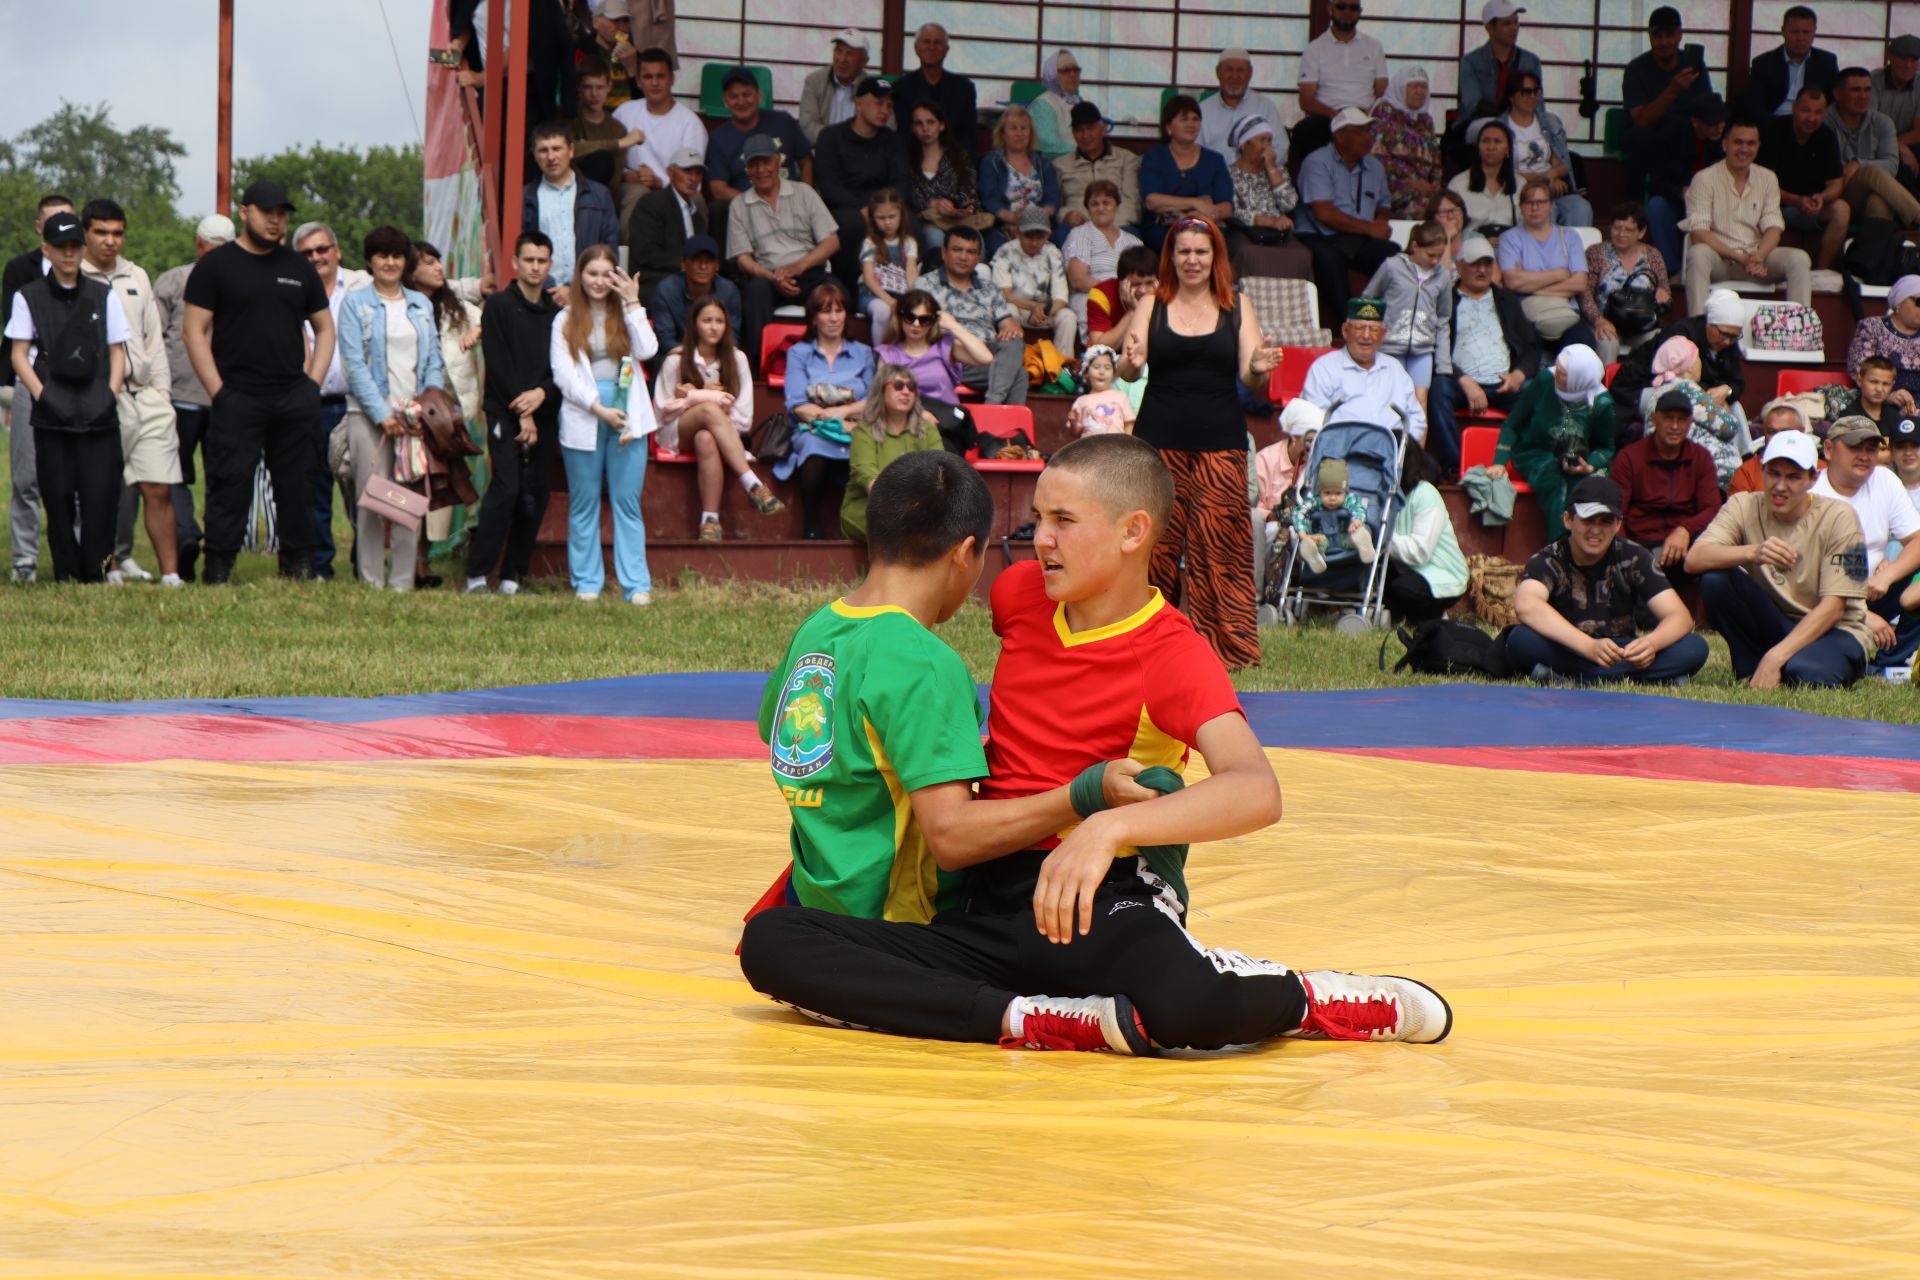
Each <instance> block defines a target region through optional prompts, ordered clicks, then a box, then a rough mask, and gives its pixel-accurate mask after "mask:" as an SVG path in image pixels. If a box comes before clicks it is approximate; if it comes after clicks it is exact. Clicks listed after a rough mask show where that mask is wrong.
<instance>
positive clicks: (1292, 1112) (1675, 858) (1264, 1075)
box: [0, 750, 1920, 1280]
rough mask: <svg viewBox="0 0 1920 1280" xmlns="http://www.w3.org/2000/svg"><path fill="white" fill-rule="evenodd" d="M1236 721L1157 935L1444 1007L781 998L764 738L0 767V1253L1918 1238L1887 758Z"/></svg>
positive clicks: (1139, 1251)
mask: <svg viewBox="0 0 1920 1280" xmlns="http://www.w3.org/2000/svg"><path fill="white" fill-rule="evenodd" d="M1270 754H1271V755H1272V757H1273V760H1274V765H1275V768H1276V769H1277V770H1278V771H1279V774H1280V777H1281V778H1282V780H1283V782H1284V784H1285V787H1286V796H1287V816H1286V820H1285V821H1284V822H1283V823H1282V824H1281V825H1280V826H1278V827H1276V828H1273V829H1272V830H1270V831H1268V832H1266V833H1263V834H1261V835H1260V836H1258V837H1254V838H1248V839H1243V840H1237V841H1232V842H1229V843H1225V844H1219V845H1207V846H1197V847H1196V848H1195V851H1194V858H1193V863H1192V870H1191V872H1190V878H1191V880H1192V884H1193V891H1194V896H1195V899H1196V907H1195V911H1194V915H1193V920H1192V925H1193V928H1194V931H1195V932H1196V933H1197V934H1199V935H1200V936H1201V937H1202V938H1203V939H1205V940H1207V941H1209V942H1212V943H1218V944H1225V945H1230V946H1233V947H1236V948H1239V949H1243V950H1246V951H1248V952H1251V953H1253V954H1257V955H1264V956H1270V957H1272V958H1274V959H1278V960H1281V961H1284V962H1286V963H1289V964H1292V965H1296V966H1299V967H1303V968H1317V967H1336V968H1352V969H1359V970H1370V971H1376V972H1390V973H1406V974H1411V975H1415V976H1418V977H1420V978H1422V979H1424V980H1426V981H1428V982H1430V983H1432V984H1433V985H1434V986H1435V987H1437V988H1438V989H1440V990H1441V991H1442V992H1444V993H1445V994H1446V995H1447V996H1448V998H1449V999H1450V1000H1451V1001H1452V1002H1453V1005H1454V1008H1455V1010H1456V1018H1457V1022H1456V1026H1455V1029H1454V1033H1453V1037H1452V1039H1451V1040H1449V1041H1448V1042H1446V1043H1445V1044H1442V1045H1438V1046H1401V1045H1352V1044H1309V1043H1297V1042H1281V1043H1270V1044H1266V1045H1262V1046H1259V1047H1257V1048H1252V1049H1249V1050H1245V1051H1240V1052H1231V1053H1226V1054H1219V1055H1198V1054H1193V1055H1185V1056H1181V1057H1175V1058H1170V1059H1167V1060H1160V1061H1138V1060H1130V1059H1118V1058H1113V1057H1108V1056H1105V1055H1085V1054H1039V1053H1011V1052H1005V1051H1002V1050H999V1049H995V1048H992V1047H987V1046H971V1045H955V1044H934V1043H922V1042H918V1041H912V1040H904V1039H895V1038H890V1037H884V1036H879V1035H873V1034H867V1033H859V1032H849V1031H839V1030H834V1029H831V1028H828V1027H825V1026H820V1025H816V1024H814V1023H811V1022H809V1021H806V1020H805V1019H802V1018H800V1017H798V1016H797V1015H794V1014H791V1013H789V1012H787V1011H786V1010H784V1009H781V1008H778V1007H775V1006H772V1005H770V1004H768V1003H766V1002H764V1001H762V1000H761V999H760V998H759V997H758V996H756V995H755V993H754V992H753V991H751V990H750V989H749V988H748V987H747V986H746V984H745V983H744V982H743V981H742V980H741V978H740V976H739V972H738V969H737V968H736V966H735V963H734V958H733V947H734V944H735V942H736V941H737V939H738V936H739V921H740V916H741V913H742V911H743V910H744V909H745V908H746V906H747V905H748V904H749V903H751V902H752V901H753V900H754V898H755V897H757V896H758V895H759V893H760V892H761V891H762V890H763V889H764V888H765V887H766V885H767V883H768V882H769V881H770V880H771V879H772V878H773V876H774V874H775V872H776V871H777V870H778V868H779V867H780V866H781V865H782V864H783V862H784V860H785V857H786V853H785V849H786V837H785V826H784V823H785V817H784V810H783V808H782V806H781V805H780V803H779V800H778V797H777V796H776V795H775V793H774V792H773V790H772V787H771V786H770V784H769V783H768V781H767V775H766V772H765V769H764V766H763V765H758V764H756V763H754V762H751V761H745V760H739V759H728V760H719V761H699V760H680V761H647V762H625V763H622V762H610V761H592V760H555V759H504V760H493V761H477V760H459V761H419V762H412V763H408V762H385V763H366V762H352V763H331V764H312V763H260V764H245V763H231V762H229V763H218V762H173V763H166V762H159V763H146V764H103V765H11V766H6V767H0V830H3V831H4V833H5V835H4V839H3V840H0V845H3V846H4V847H3V849H0V964H3V965H4V972H5V979H4V984H0V1029H3V1030H4V1036H3V1037H0V1276H7V1277H21V1276H32V1277H41V1278H44V1280H52V1278H54V1277H60V1278H62V1280H77V1278H79V1277H148V1276H169V1277H182V1276H209V1277H215V1276H217V1277H222V1278H223V1280H241V1278H245V1280H267V1278H269V1277H272V1278H275V1280H282V1278H287V1280H290V1278H293V1277H299V1278H301V1280H306V1278H309V1277H314V1278H317V1277H375V1276H378V1277H405V1278H407V1280H430V1278H438V1277H460V1278H462V1280H465V1278H479V1277H501V1278H508V1277H511V1278H512V1280H535V1278H541V1277H553V1278H555V1280H561V1278H564V1280H582V1278H585V1277H611V1276H621V1277H625V1276H646V1277H655V1276H658V1277H700V1278H703V1280H705V1278H718V1277H780V1278H786V1277H796V1278H799V1277H843V1276H876V1277H923V1276H926V1277H935V1276H955V1277H978V1276H1020V1275H1046V1276H1061V1277H1070V1276H1088V1277H1094V1276H1098V1277H1114V1276H1141V1277H1146V1276H1156V1277H1158V1276H1170V1275H1171V1276H1196V1277H1212V1276H1235V1275H1246V1276H1282V1275H1296V1274H1312V1273H1314V1272H1324V1271H1340V1272H1344V1273H1354V1274H1369V1275H1389V1274H1398V1275H1403V1276H1416V1277H1449V1276H1488V1275H1498V1276H1516V1277H1518V1276H1538V1277H1553V1278H1556V1280H1558V1278H1561V1277H1583V1276H1662V1277H1666V1276H1723V1275H1725V1276H1732V1275H1738V1276H1742V1277H1746V1276H1755V1275H1763V1276H1767V1277H1838V1276H1910V1275H1914V1274H1916V1273H1920V1213H1917V1211H1916V1205H1920V1154H1916V1152H1920V1085H1917V1084H1916V1077H1917V1076H1920V893H1916V889H1917V888H1920V886H1917V885H1916V876H1915V871H1914V855H1913V852H1912V840H1911V833H1912V832H1914V831H1916V830H1920V799H1916V798H1915V797H1914V796H1913V795H1909V794H1896V793H1891V792H1857V791H1839V790H1823V789H1817V788H1809V787H1798V788H1795V787H1763V786H1751V785H1742V784H1735V783H1700V782H1682V781H1658V780H1648V779H1642V778H1631V777H1601V776H1587V775H1582V774H1572V773H1538V772H1531V773H1530V772H1509V771H1505V770H1498V769H1488V768H1468V767H1459V766H1454V765H1444V764H1433V763H1421V762H1409V761H1403V760H1390V759H1383V758H1376V757H1369V756H1363V755H1352V754H1338V753H1331V752H1324V751H1300V750H1273V751H1271V753H1270ZM1198 772H1199V771H1198V769H1197V768H1196V770H1195V776H1197V775H1198ZM1899 833H1906V834H1905V835H1901V834H1899Z"/></svg>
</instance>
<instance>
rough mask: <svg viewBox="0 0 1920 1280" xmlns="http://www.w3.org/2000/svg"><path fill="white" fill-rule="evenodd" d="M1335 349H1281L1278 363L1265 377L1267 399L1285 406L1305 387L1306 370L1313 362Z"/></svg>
mask: <svg viewBox="0 0 1920 1280" xmlns="http://www.w3.org/2000/svg"><path fill="white" fill-rule="evenodd" d="M1337 350H1339V348H1337V347H1282V348H1280V363H1279V365H1278V366H1277V367H1276V368H1275V369H1274V371H1273V372H1272V373H1271V374H1270V375H1268V377H1267V399H1269V400H1271V401H1273V402H1274V403H1275V404H1285V403H1286V402H1287V401H1289V400H1291V399H1293V398H1294V397H1295V396H1297V395H1299V394H1300V389H1301V388H1302V387H1304V386H1306V385H1307V370H1308V369H1309V368H1311V367H1312V366H1313V362H1314V361H1315V360H1318V359H1319V358H1320V357H1321V356H1323V355H1326V354H1327V353H1328V352H1329V351H1337Z"/></svg>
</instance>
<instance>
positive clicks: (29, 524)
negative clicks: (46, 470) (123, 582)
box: [0, 191, 74, 582]
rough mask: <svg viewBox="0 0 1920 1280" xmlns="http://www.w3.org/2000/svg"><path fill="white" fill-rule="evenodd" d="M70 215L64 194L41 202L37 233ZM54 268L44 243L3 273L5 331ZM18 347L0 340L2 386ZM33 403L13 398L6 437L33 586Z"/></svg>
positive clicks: (15, 518)
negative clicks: (16, 301)
mask: <svg viewBox="0 0 1920 1280" xmlns="http://www.w3.org/2000/svg"><path fill="white" fill-rule="evenodd" d="M62 210H65V211H66V212H68V213H72V212H73V211H74V203H73V201H72V200H70V199H68V198H67V197H66V196H63V195H61V194H60V193H59V192H56V191H50V192H48V193H47V194H46V195H43V196H41V197H40V203H39V204H38V205H37V206H35V208H34V213H33V233H34V235H35V236H36V237H37V236H38V235H39V234H40V232H41V231H43V230H45V228H46V225H47V219H49V218H51V217H52V216H53V215H54V214H56V213H59V212H61V211H62ZM52 269H53V268H52V264H51V263H49V262H48V261H47V258H46V255H45V254H44V253H42V252H41V249H40V242H39V241H38V240H37V239H36V240H35V242H34V246H33V248H31V249H28V250H27V251H26V252H24V253H22V254H20V255H19V256H17V257H14V258H10V259H8V260H7V265H6V268H5V269H4V270H3V271H0V328H3V327H4V326H5V325H6V322H7V317H9V316H11V315H12V314H13V296H14V295H15V294H16V293H19V292H20V290H21V289H23V288H25V287H26V286H27V285H28V284H30V283H32V282H33V281H35V280H38V279H40V278H41V277H42V276H44V275H46V274H47V273H48V272H49V271H51V270H52ZM12 355H13V344H12V343H11V342H9V341H7V340H6V339H4V338H0V386H5V387H12V386H15V383H14V377H13V358H12ZM32 419H33V398H32V397H31V396H29V395H27V394H26V393H25V392H24V391H19V390H15V392H14V393H13V430H11V431H9V432H8V433H7V436H8V442H7V461H8V464H9V466H10V468H11V479H12V482H13V483H12V489H13V498H12V501H11V503H10V504H9V512H8V523H9V524H10V525H11V532H12V547H13V580H14V581H15V582H32V581H34V580H35V579H36V578H37V577H38V576H39V568H38V565H39V562H40V485H39V483H38V482H37V481H36V480H35V479H34V467H33V427H32V425H31V423H32Z"/></svg>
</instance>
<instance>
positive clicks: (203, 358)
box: [181, 179, 334, 584]
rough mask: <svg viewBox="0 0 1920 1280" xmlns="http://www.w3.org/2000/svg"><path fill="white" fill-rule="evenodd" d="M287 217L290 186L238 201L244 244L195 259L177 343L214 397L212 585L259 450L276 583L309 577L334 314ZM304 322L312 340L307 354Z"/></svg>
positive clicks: (234, 540) (233, 544) (221, 578)
mask: <svg viewBox="0 0 1920 1280" xmlns="http://www.w3.org/2000/svg"><path fill="white" fill-rule="evenodd" d="M292 212H293V201H291V200H289V199H288V198H287V192H286V189H285V188H284V187H282V186H281V185H280V184H279V183H277V182H272V181H268V180H265V179H262V180H261V181H258V182H255V183H254V184H253V185H251V186H249V187H248V188H247V189H246V191H245V192H243V193H242V194H241V196H240V236H239V238H238V239H237V240H234V241H232V242H231V243H229V244H224V245H221V246H220V247H219V248H218V249H215V250H213V251H212V252H211V253H209V254H207V256H206V257H204V258H202V259H200V261H199V263H198V264H197V265H196V266H195V267H194V269H193V274H192V275H191V276H189V277H188V278H187V291H186V303H187V314H186V319H185V321H184V323H183V325H182V334H181V336H182V337H183V339H184V340H185V342H186V347H187V358H188V359H189V360H191V361H192V363H193V371H194V373H195V375H197V376H198V377H199V379H200V382H201V384H202V385H203V386H205V387H206V389H207V393H208V394H209V395H211V396H212V397H213V416H212V422H211V424H210V425H209V427H208V431H207V439H206V446H205V447H206V459H207V514H206V536H205V538H204V539H203V540H202V544H201V545H202V546H203V548H204V549H205V554H206V572H205V574H204V577H203V580H204V581H206V582H208V583H210V584H211V583H220V582H225V581H227V580H228V579H229V578H230V577H231V576H232V574H233V562H234V559H235V558H236V557H237V556H238V555H239V554H240V541H241V537H242V535H243V534H244V532H245V528H246V521H247V506H248V502H249V500H250V499H251V497H252V493H253V474H254V469H255V467H256V466H257V464H258V463H259V460H260V455H261V453H262V452H263V451H264V452H265V454H266V459H267V470H268V472H269V474H270V475H271V476H272V477H273V503H274V512H275V528H276V530H277V531H278V533H279V537H280V573H281V576H283V577H289V578H304V577H307V576H309V575H310V574H311V573H312V571H313V562H312V555H313V539H314V529H313V503H312V488H313V476H312V472H313V463H314V458H313V437H314V435H315V433H317V432H318V431H319V429H320V427H319V416H320V382H321V380H322V379H323V378H325V377H326V374H327V366H328V364H329V363H330V362H331V361H332V359H333V342H334V332H333V312H332V311H330V310H329V309H328V307H327V291H326V289H325V288H324V287H323V286H322V285H321V283H320V276H319V274H318V273H317V272H315V271H314V269H313V265H312V264H311V263H309V262H308V261H307V260H306V259H305V258H303V257H301V256H300V255H299V254H297V253H295V252H294V251H293V250H292V249H289V248H288V247H287V246H286V245H285V244H284V243H282V241H283V239H284V237H285V236H286V234H287V215H288V214H290V213H292ZM303 324H304V325H307V326H310V327H311V328H312V331H313V345H312V349H311V350H309V349H308V346H307V340H306V331H305V330H304V329H303V328H302V325H303Z"/></svg>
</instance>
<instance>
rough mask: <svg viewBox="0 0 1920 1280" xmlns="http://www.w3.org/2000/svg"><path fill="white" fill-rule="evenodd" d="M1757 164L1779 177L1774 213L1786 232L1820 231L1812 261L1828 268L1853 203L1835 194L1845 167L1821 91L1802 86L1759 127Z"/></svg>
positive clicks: (1835, 256) (1843, 235)
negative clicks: (1787, 110)
mask: <svg viewBox="0 0 1920 1280" xmlns="http://www.w3.org/2000/svg"><path fill="white" fill-rule="evenodd" d="M1757 163H1758V164H1760V165H1762V166H1764V167H1766V168H1768V169H1771V170H1773V176H1774V177H1776V178H1778V179H1780V216H1781V217H1783V218H1785V219H1786V220H1787V230H1789V231H1815V232H1819V233H1820V251H1819V252H1818V253H1816V254H1814V256H1813V265H1814V266H1815V267H1817V268H1819V269H1820V270H1822V271H1831V270H1832V269H1833V266H1834V264H1835V263H1837V262H1839V261H1840V250H1841V249H1842V248H1843V247H1844V246H1845V245H1846V242H1847V223H1848V221H1849V220H1850V219H1851V218H1852V217H1853V207H1852V206H1851V205H1849V204H1848V203H1847V202H1846V201H1845V200H1842V199H1841V198H1840V189H1841V187H1842V186H1843V185H1844V182H1845V179H1844V177H1843V174H1844V170H1845V166H1844V165H1843V164H1842V163H1841V161H1840V139H1839V138H1838V137H1836V136H1835V135H1834V132H1833V130H1832V129H1829V128H1828V127H1827V91H1826V90H1825V89H1822V88H1821V87H1820V86H1818V85H1808V86H1807V87H1806V88H1804V89H1802V90H1801V91H1800V92H1799V93H1797V94H1795V95H1794V99H1793V111H1792V113H1791V114H1788V115H1784V116H1775V117H1774V118H1773V119H1771V120H1769V121H1767V122H1766V123H1765V124H1764V125H1762V126H1761V127H1760V159H1759V160H1758V161H1757Z"/></svg>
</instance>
